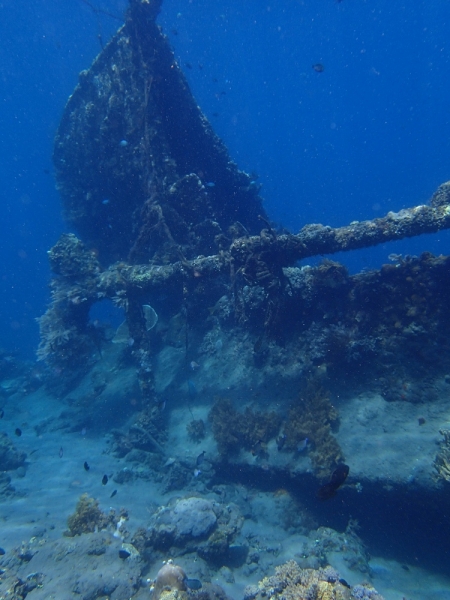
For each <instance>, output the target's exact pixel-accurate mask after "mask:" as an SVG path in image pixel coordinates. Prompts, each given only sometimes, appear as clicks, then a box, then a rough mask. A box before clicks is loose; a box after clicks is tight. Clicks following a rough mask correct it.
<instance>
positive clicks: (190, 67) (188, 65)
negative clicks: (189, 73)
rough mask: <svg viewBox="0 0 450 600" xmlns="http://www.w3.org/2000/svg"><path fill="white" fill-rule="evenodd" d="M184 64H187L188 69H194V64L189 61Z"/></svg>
mask: <svg viewBox="0 0 450 600" xmlns="http://www.w3.org/2000/svg"><path fill="white" fill-rule="evenodd" d="M184 64H185V65H186V67H187V68H188V69H192V65H191V63H188V62H187V63H184Z"/></svg>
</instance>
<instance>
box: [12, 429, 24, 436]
mask: <svg viewBox="0 0 450 600" xmlns="http://www.w3.org/2000/svg"><path fill="white" fill-rule="evenodd" d="M14 433H15V434H16V435H17V437H20V436H21V435H22V430H21V429H19V428H18V427H17V429H16V430H15V431H14Z"/></svg>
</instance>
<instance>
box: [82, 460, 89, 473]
mask: <svg viewBox="0 0 450 600" xmlns="http://www.w3.org/2000/svg"><path fill="white" fill-rule="evenodd" d="M83 467H84V470H85V471H89V469H90V468H91V467H90V466H89V465H88V463H87V461H84V465H83Z"/></svg>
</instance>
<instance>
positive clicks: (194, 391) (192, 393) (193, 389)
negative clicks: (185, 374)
mask: <svg viewBox="0 0 450 600" xmlns="http://www.w3.org/2000/svg"><path fill="white" fill-rule="evenodd" d="M187 383H188V389H189V397H190V398H191V399H192V400H193V399H194V398H196V397H197V388H196V387H195V385H194V382H193V381H191V380H190V379H188V382H187Z"/></svg>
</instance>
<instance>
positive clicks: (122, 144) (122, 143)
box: [119, 140, 128, 148]
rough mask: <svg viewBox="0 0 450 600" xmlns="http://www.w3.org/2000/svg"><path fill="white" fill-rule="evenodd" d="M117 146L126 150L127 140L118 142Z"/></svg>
mask: <svg viewBox="0 0 450 600" xmlns="http://www.w3.org/2000/svg"><path fill="white" fill-rule="evenodd" d="M119 146H121V147H122V148H126V147H127V146H128V142H127V140H120V143H119Z"/></svg>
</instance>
